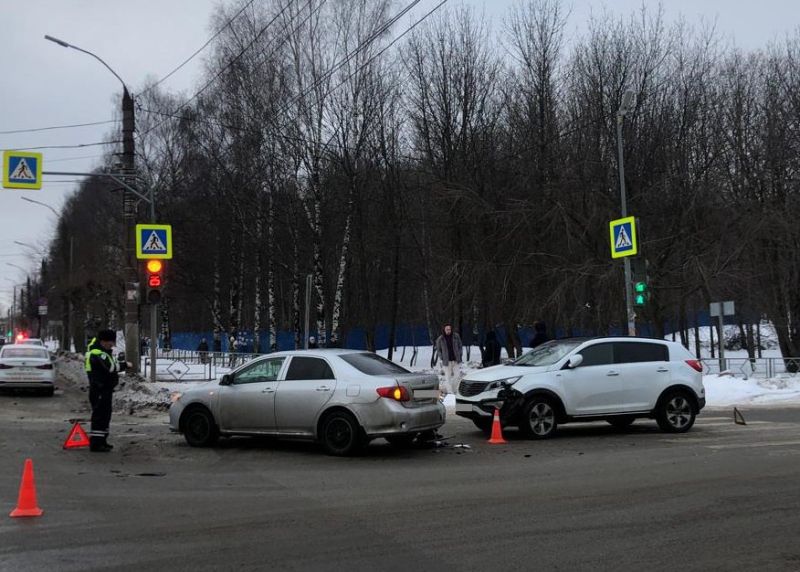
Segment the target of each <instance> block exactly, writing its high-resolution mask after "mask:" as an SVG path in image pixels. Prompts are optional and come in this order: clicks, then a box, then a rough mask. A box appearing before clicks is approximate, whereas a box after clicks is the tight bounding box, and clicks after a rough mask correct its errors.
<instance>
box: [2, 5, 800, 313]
mask: <svg viewBox="0 0 800 572" xmlns="http://www.w3.org/2000/svg"><path fill="white" fill-rule="evenodd" d="M257 1H264V0H257ZM329 1H331V2H335V1H337V0H329ZM515 1H516V0H450V4H452V5H457V4H458V3H460V2H464V3H465V4H468V5H472V6H475V7H477V8H478V9H483V10H484V11H485V13H486V15H487V16H488V17H489V18H490V19H492V20H494V21H498V20H499V19H501V18H502V17H503V16H504V15H505V13H506V12H507V11H508V8H509V7H510V6H511V5H512V4H513V3H514V2H515ZM229 3H231V0H135V1H126V2H123V1H121V0H28V1H27V2H24V9H23V4H22V3H21V2H20V1H19V0H0V15H2V17H0V48H2V51H1V53H2V62H3V65H2V69H3V72H4V73H3V87H2V90H1V91H0V149H10V148H26V147H34V146H50V145H76V144H85V143H95V142H99V141H101V140H102V139H103V136H104V134H105V133H106V131H107V129H108V128H109V125H98V126H91V127H82V128H73V129H62V130H54V131H43V132H38V133H18V134H5V133H2V132H6V131H10V130H17V129H31V128H38V127H47V126H53V125H65V124H76V123H91V122H98V121H106V120H110V119H112V118H113V117H114V110H115V109H116V108H118V106H119V96H120V84H119V82H118V80H117V79H116V78H115V77H114V76H113V75H112V74H111V73H110V72H108V70H106V69H105V68H103V67H102V65H100V64H99V63H98V62H97V61H96V60H94V59H93V58H91V57H89V56H87V55H85V54H82V53H80V52H77V51H74V50H70V49H65V48H62V47H60V46H58V45H56V44H53V43H51V42H48V41H45V40H44V35H45V34H49V35H51V36H55V37H58V38H61V39H63V40H65V41H68V42H70V43H72V44H75V45H77V46H80V47H81V48H84V49H86V50H89V51H92V52H94V53H95V54H97V55H98V56H100V57H101V58H103V59H104V60H105V61H106V62H107V63H108V64H109V65H110V66H111V67H112V68H113V69H114V70H115V71H116V72H117V73H118V74H119V75H120V76H121V77H122V78H123V79H124V80H125V82H126V83H127V84H128V85H130V86H132V87H133V90H134V93H135V90H136V89H137V87H138V86H141V85H142V84H143V82H144V81H145V80H146V79H147V78H159V77H161V76H163V75H164V74H166V73H168V72H169V71H171V70H172V69H173V68H174V67H175V66H176V65H177V64H178V63H180V62H181V61H183V60H184V59H185V58H186V57H188V56H189V55H190V54H191V53H192V52H194V51H195V50H196V49H197V48H199V47H200V46H201V45H202V44H203V43H204V42H205V41H206V40H207V39H208V37H209V36H210V35H211V34H212V33H213V32H212V31H211V30H210V27H209V25H210V24H209V22H210V15H211V13H212V11H213V10H214V9H215V7H216V6H218V5H220V4H222V5H225V4H229ZM437 3H438V0H422V2H421V3H420V4H419V6H418V7H417V8H416V9H415V11H414V14H416V16H417V17H419V16H420V15H422V14H423V13H425V12H427V11H428V10H430V9H431V8H432V7H433V6H435V5H436V4H437ZM405 4H406V0H401V1H400V3H399V4H398V5H405ZM564 4H565V5H566V6H569V7H571V16H570V20H569V25H568V34H569V36H570V37H573V38H574V37H576V36H579V35H580V34H581V33H582V32H583V31H584V30H585V24H586V21H587V19H588V18H589V16H590V14H591V13H592V12H593V11H594V12H597V11H600V10H603V9H604V8H606V9H608V10H610V11H612V12H614V13H620V14H630V13H632V12H633V11H635V10H637V9H639V8H640V7H641V6H642V4H644V5H646V6H648V7H656V6H657V5H658V2H657V1H655V0H645V1H644V2H642V1H641V0H607V1H605V2H603V1H600V0H565V1H564ZM663 5H664V7H665V12H666V16H667V18H668V19H669V20H673V19H675V18H677V17H678V16H680V15H683V16H684V17H685V18H686V19H687V20H688V21H689V22H692V23H699V22H700V21H701V20H702V19H704V20H706V21H708V22H716V27H717V30H718V31H719V33H720V34H722V35H723V36H725V37H726V38H728V39H729V40H731V41H735V43H736V44H737V45H738V46H740V47H741V48H744V49H758V48H760V47H764V46H765V45H766V44H768V43H769V42H770V41H772V40H774V39H779V38H782V37H784V36H785V35H787V34H789V33H791V32H792V31H793V29H794V27H795V26H797V24H798V16H800V2H798V0H758V1H750V0H748V1H745V0H665V1H664V2H663ZM414 19H416V18H414ZM203 55H205V52H204V53H203V54H201V56H200V57H197V58H195V59H194V60H192V61H191V62H190V63H189V64H188V65H187V66H186V67H184V68H183V69H182V70H181V71H180V72H178V73H177V74H175V75H174V76H172V77H171V78H169V79H168V80H167V82H165V84H164V86H165V87H166V88H167V89H168V90H170V91H184V92H187V93H193V92H192V91H191V90H192V88H193V87H196V86H197V84H198V82H199V80H200V75H201V73H202V65H203V58H202V56H203ZM100 149H102V147H98V146H91V147H84V148H64V149H43V150H42V152H43V153H44V169H45V170H46V171H72V172H86V171H88V170H91V169H92V168H93V167H94V166H96V164H97V161H98V157H97V156H98V155H99V154H100V152H101V151H100ZM71 179H74V178H73V177H65V176H49V177H45V179H44V180H45V184H44V186H43V188H42V190H41V191H20V190H2V189H0V311H2V312H3V313H4V312H5V308H7V307H8V304H9V303H10V301H11V296H12V288H13V285H14V284H15V283H16V284H19V283H22V282H24V279H25V272H23V271H22V270H19V269H17V268H15V267H13V266H9V265H8V263H11V264H16V265H19V266H21V267H23V268H25V269H26V270H29V269H33V268H35V267H37V266H38V262H37V260H38V257H39V255H37V254H36V253H35V251H34V249H33V248H30V247H26V246H20V245H17V244H15V242H14V241H19V242H24V243H27V244H30V245H31V246H32V247H35V248H38V249H40V250H43V249H44V248H45V247H46V246H47V244H48V242H49V240H50V238H51V237H52V234H53V228H54V224H55V220H56V218H55V216H54V215H53V213H52V212H51V211H50V210H48V209H46V208H45V207H41V206H38V205H35V204H30V203H27V202H25V201H23V200H21V199H20V197H21V196H27V197H29V198H32V199H35V200H38V201H42V202H44V203H47V204H49V205H51V206H52V207H53V208H55V209H56V210H57V211H58V210H59V209H60V207H61V205H62V204H63V202H64V200H65V198H66V197H67V196H68V195H69V193H70V192H72V190H73V189H74V187H75V182H74V181H73V180H71ZM160 222H165V223H168V222H169V221H160ZM176 255H177V256H180V253H176Z"/></svg>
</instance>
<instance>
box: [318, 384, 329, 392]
mask: <svg viewBox="0 0 800 572" xmlns="http://www.w3.org/2000/svg"><path fill="white" fill-rule="evenodd" d="M330 390H331V388H330V387H328V386H327V385H320V386H319V387H318V388H317V391H330Z"/></svg>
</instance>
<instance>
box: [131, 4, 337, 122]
mask: <svg viewBox="0 0 800 572" xmlns="http://www.w3.org/2000/svg"><path fill="white" fill-rule="evenodd" d="M325 1H326V0H323V1H322V3H321V4H320V6H321V5H322V4H324V3H325ZM311 2H312V0H308V2H307V3H306V6H310V5H311ZM291 5H292V2H291V1H290V2H287V3H286V6H284V7H283V8H282V9H281V11H280V12H278V13H277V14H276V15H275V17H274V18H272V19H271V20H270V21H269V22H267V23H266V25H265V26H264V27H263V28H261V29H260V30H259V31H258V33H257V34H256V35H255V37H253V39H252V40H250V43H248V44H247V45H246V46H245V47H244V48H242V50H241V51H240V52H239V53H238V54H237V55H236V56H235V57H234V58H233V59H231V61H229V62H228V63H227V64H226V65H225V66H223V68H222V69H221V70H219V71H218V72H217V74H216V75H215V76H214V77H212V78H211V79H210V80H208V81H207V82H206V83H205V85H203V87H201V88H200V89H199V90H198V91H197V92H195V94H194V95H193V96H192V97H190V98H189V99H187V100H186V101H184V102H183V103H181V104H180V105H179V106H178V107H176V108H175V109H174V110H173V113H177V112H178V111H180V110H181V109H183V108H184V107H186V106H187V105H189V104H190V103H191V102H192V101H194V100H195V99H197V98H198V97H199V96H200V95H201V94H202V93H203V92H204V91H205V90H206V89H208V88H209V87H210V86H211V84H212V83H214V82H215V81H217V80H218V79H219V78H220V77H221V76H222V74H223V73H225V72H226V71H227V70H228V68H230V67H231V66H232V65H233V64H235V63H236V62H237V61H238V60H239V58H241V57H242V56H243V55H244V53H245V52H246V51H247V50H249V49H250V48H251V47H252V46H253V44H255V43H256V42H257V41H258V39H259V38H260V37H261V36H262V35H263V34H264V32H266V31H267V28H269V27H270V26H271V25H272V24H273V23H274V22H275V21H276V20H277V19H278V18H280V17H281V16H282V15H283V13H284V12H286V10H287V9H288V8H289V6H291ZM317 9H319V7H318V8H317ZM311 13H313V10H312V11H311ZM309 17H310V14H309ZM167 121H169V119H165V120H164V121H162V122H161V123H159V124H158V125H155V126H153V127H151V128H150V129H148V130H147V131H145V132H144V133H143V134H142V136H144V135H147V134H148V133H150V132H151V131H153V130H154V129H158V128H159V127H161V126H162V125H163V124H164V123H166V122H167Z"/></svg>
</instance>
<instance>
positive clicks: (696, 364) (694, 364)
mask: <svg viewBox="0 0 800 572" xmlns="http://www.w3.org/2000/svg"><path fill="white" fill-rule="evenodd" d="M686 364H687V365H688V366H689V367H690V368H692V369H693V370H695V371H699V372H700V373H703V362H701V361H700V360H699V359H687V360H686Z"/></svg>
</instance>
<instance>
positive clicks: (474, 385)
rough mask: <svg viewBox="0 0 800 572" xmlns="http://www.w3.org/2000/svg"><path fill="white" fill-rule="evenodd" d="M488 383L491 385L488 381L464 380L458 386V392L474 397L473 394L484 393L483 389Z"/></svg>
mask: <svg viewBox="0 0 800 572" xmlns="http://www.w3.org/2000/svg"><path fill="white" fill-rule="evenodd" d="M487 385H489V382H488V381H467V380H464V381H462V382H461V385H459V386H458V392H459V393H460V394H461V395H463V396H464V397H472V396H473V395H478V394H479V393H483V390H484V389H486V386H487Z"/></svg>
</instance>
